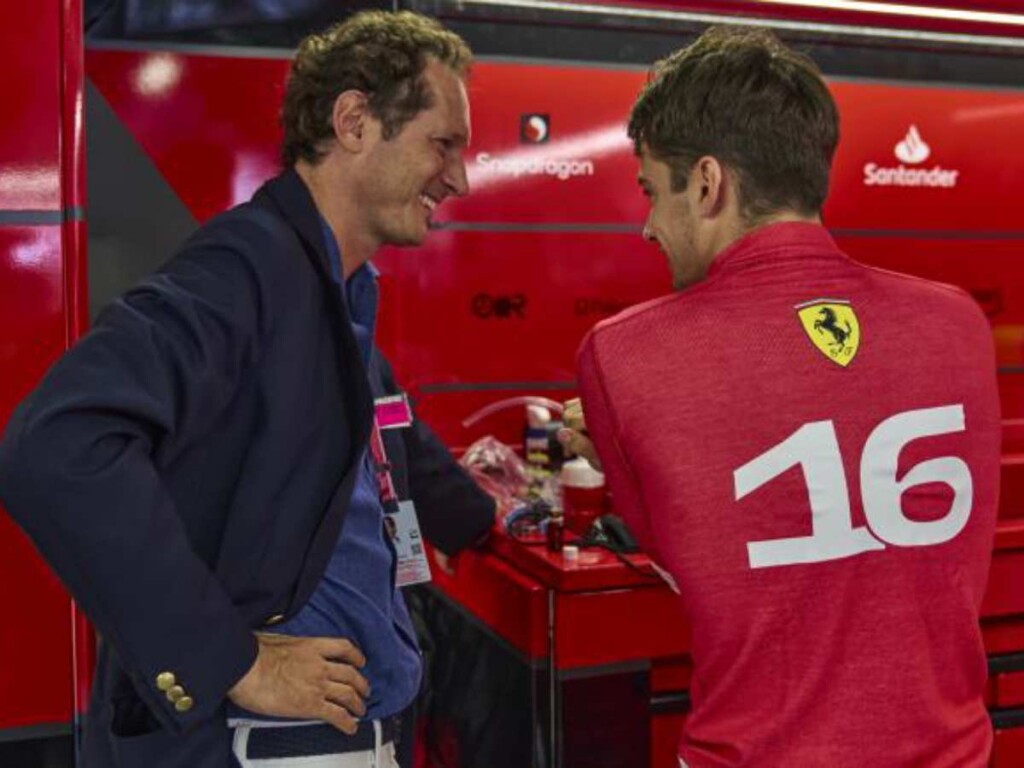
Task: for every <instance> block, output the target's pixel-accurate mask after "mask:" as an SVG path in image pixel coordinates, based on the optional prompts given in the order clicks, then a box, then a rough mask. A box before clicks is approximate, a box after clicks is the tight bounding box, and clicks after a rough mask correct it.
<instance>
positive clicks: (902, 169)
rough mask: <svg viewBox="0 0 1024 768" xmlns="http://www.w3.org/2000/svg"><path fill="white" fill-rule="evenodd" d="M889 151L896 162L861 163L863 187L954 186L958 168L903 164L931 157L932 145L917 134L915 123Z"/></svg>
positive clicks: (914, 162) (958, 173)
mask: <svg viewBox="0 0 1024 768" xmlns="http://www.w3.org/2000/svg"><path fill="white" fill-rule="evenodd" d="M893 154H894V155H895V156H896V159H897V160H899V161H900V164H899V165H897V166H888V167H883V166H881V165H879V164H878V163H866V164H865V165H864V186H866V187H940V188H946V189H952V188H953V187H955V186H956V182H957V179H958V177H959V176H960V171H951V170H948V169H946V168H943V167H942V166H941V165H935V166H932V167H931V168H907V166H906V165H903V163H906V164H907V165H919V164H920V163H923V162H924V161H925V160H927V159H928V158H929V157H931V154H932V148H931V147H930V146H928V144H927V142H925V140H924V139H923V138H921V132H920V131H919V130H918V129H917V126H916V125H913V124H911V126H910V128H908V129H907V134H906V136H904V137H903V138H902V139H900V140H899V141H898V142H897V143H896V146H895V147H893Z"/></svg>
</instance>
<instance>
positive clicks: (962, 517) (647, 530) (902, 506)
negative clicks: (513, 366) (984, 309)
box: [563, 29, 1000, 768]
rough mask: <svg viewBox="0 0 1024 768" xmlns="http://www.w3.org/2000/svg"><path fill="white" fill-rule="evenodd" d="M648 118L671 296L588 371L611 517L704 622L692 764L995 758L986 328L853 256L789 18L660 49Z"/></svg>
mask: <svg viewBox="0 0 1024 768" xmlns="http://www.w3.org/2000/svg"><path fill="white" fill-rule="evenodd" d="M629 134H630V136H631V138H632V139H633V141H634V142H635V146H636V151H637V155H638V157H639V160H640V175H639V182H640V185H641V186H642V187H643V189H644V192H645V193H646V194H647V195H648V197H649V198H650V201H651V208H650V215H649V217H648V220H647V223H646V227H645V231H644V233H645V236H646V237H647V238H648V239H651V240H655V241H657V242H658V244H659V245H660V246H661V249H662V250H663V252H664V253H665V256H666V257H667V260H668V263H669V266H670V269H671V271H672V276H673V280H674V284H675V287H676V288H677V289H678V291H677V292H676V293H675V294H673V295H670V296H666V297H664V298H661V299H658V300H655V301H651V302H648V303H646V304H642V305H640V306H637V307H634V308H632V309H630V310H627V311H626V312H624V313H622V314H620V315H618V316H617V317H615V318H612V319H610V320H608V321H606V322H603V323H601V324H600V325H598V326H597V327H596V328H595V329H594V330H593V331H592V332H591V334H590V335H589V336H588V337H587V338H586V339H585V340H584V342H583V345H582V347H581V350H580V354H579V381H580V390H581V394H582V398H583V405H584V410H585V413H586V425H587V428H588V429H589V435H590V438H591V439H592V440H593V441H594V445H595V446H596V449H597V453H598V454H599V456H600V460H601V463H602V464H603V467H604V471H605V472H606V474H607V477H608V482H609V484H610V487H611V490H612V492H613V494H614V501H615V507H616V509H617V510H618V511H619V512H620V513H621V514H622V515H623V516H624V517H625V518H626V520H627V522H628V523H629V524H630V526H631V528H632V529H633V530H634V532H635V533H636V534H637V536H638V538H639V540H640V541H641V543H642V544H644V545H645V547H646V550H647V551H648V552H649V553H650V554H651V556H652V557H653V558H654V559H655V560H656V561H657V562H658V563H659V564H660V565H661V566H662V567H663V568H664V569H665V570H666V571H667V572H668V573H669V574H670V575H671V577H672V578H673V579H674V581H675V583H676V585H677V587H678V591H679V592H680V594H681V596H682V600H683V604H684V608H685V610H686V612H687V615H688V617H689V620H690V624H691V628H692V655H693V664H694V675H693V683H692V688H691V695H692V703H693V704H692V711H691V713H690V715H689V717H688V719H687V721H686V726H685V729H684V733H683V736H682V741H681V743H680V747H679V755H680V760H681V762H682V764H683V765H687V766H689V768H712V767H716V768H717V767H718V766H757V768H772V767H773V766H778V767H779V768H783V767H784V768H864V767H865V766H867V767H869V768H890V767H892V768H897V767H905V768H945V767H947V766H948V767H949V768H953V767H954V766H955V767H956V768H964V767H965V766H966V767H970V766H984V765H986V763H987V758H988V754H989V750H990V747H991V742H992V732H991V731H992V729H991V724H990V721H989V718H988V715H987V713H986V710H985V705H984V702H983V699H982V692H983V688H984V684H985V673H986V669H985V653H984V648H983V646H982V639H981V633H980V631H979V626H978V615H979V607H980V604H981V600H982V595H983V592H984V587H985V581H986V578H987V574H988V566H989V559H990V552H991V546H992V537H993V528H994V524H995V516H996V503H997V493H998V471H999V441H1000V423H999V404H998V399H997V393H996V382H995V362H994V354H993V344H992V339H991V333H990V330H989V327H988V325H987V323H986V320H985V318H984V317H983V316H982V314H981V312H980V311H979V310H978V308H977V307H976V306H975V305H974V303H973V302H972V300H971V299H970V297H969V296H967V295H966V294H965V293H964V292H962V291H960V290H959V289H956V288H952V287H950V286H945V285H939V284H935V283H931V282H927V281H924V280H920V279H917V278H913V277H907V276H904V275H898V274H894V273H891V272H885V271H882V270H878V269H873V268H869V267H865V266H863V265H861V264H857V263H856V262H853V261H851V260H850V259H849V258H847V257H846V256H845V255H844V254H843V253H842V252H841V251H840V250H839V249H838V248H837V247H836V244H835V243H834V242H833V240H832V238H831V237H830V236H829V233H828V232H827V230H826V229H825V228H824V227H823V226H822V225H821V220H820V216H819V212H820V210H821V207H822V204H823V203H824V200H825V196H826V193H827V188H828V175H829V168H830V165H831V161H832V155H833V152H834V150H835V146H836V142H837V140H838V118H837V112H836V107H835V104H834V102H833V100H832V98H831V96H830V94H829V92H828V90H827V88H826V86H825V84H824V83H823V81H822V79H821V76H820V74H819V73H818V71H817V69H816V68H815V67H814V65H813V64H812V63H811V62H810V60H808V59H807V58H805V57H804V56H802V55H799V54H797V53H795V52H793V51H790V50H788V49H787V48H785V47H784V46H783V45H782V44H781V43H779V42H778V40H777V39H775V38H774V37H773V36H772V35H771V34H770V33H768V32H764V31H756V32H751V31H745V32H738V31H731V30H727V29H712V30H710V31H708V32H707V33H705V34H704V35H703V36H702V37H701V38H700V39H699V40H698V41H697V42H696V43H694V44H693V45H691V46H690V47H688V48H686V49H683V50H681V51H678V52H677V53H675V54H673V55H672V56H670V57H669V58H668V59H666V60H664V61H663V62H661V63H660V64H659V65H658V66H657V68H656V69H655V71H654V74H653V77H652V80H651V81H650V83H649V84H648V85H647V86H646V87H645V88H644V90H643V92H642V93H641V94H640V96H639V98H638V100H637V102H636V104H635V106H634V108H633V112H632V115H631V119H630V124H629ZM563 437H564V438H565V439H566V441H567V442H568V443H569V444H570V447H573V448H576V449H577V450H578V451H581V452H583V453H584V454H586V453H587V451H588V449H589V450H592V448H593V446H591V445H590V444H589V443H588V441H587V439H586V437H585V436H584V435H583V434H581V433H576V432H568V433H566V434H564V435H563Z"/></svg>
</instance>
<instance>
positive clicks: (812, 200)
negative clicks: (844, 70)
mask: <svg viewBox="0 0 1024 768" xmlns="http://www.w3.org/2000/svg"><path fill="white" fill-rule="evenodd" d="M628 131H629V137H630V138H631V139H632V140H633V144H634V148H635V150H636V152H637V154H639V153H640V150H641V148H642V147H643V146H646V147H647V150H648V151H649V152H650V153H651V155H652V156H653V157H654V158H655V159H657V160H660V161H662V162H664V163H666V164H667V165H668V166H669V168H670V170H671V172H672V176H671V178H672V188H673V190H674V191H677V192H678V191H681V190H683V189H684V188H685V187H686V178H687V176H688V174H689V172H690V170H691V169H692V168H693V165H694V163H695V162H696V161H697V160H698V159H699V158H701V157H703V156H706V155H711V156H713V157H715V158H717V159H718V160H719V161H720V162H721V163H723V164H724V165H725V166H727V167H729V168H731V169H732V170H733V171H734V172H735V173H736V174H737V176H738V180H739V202H740V206H741V212H742V214H743V216H744V218H745V219H746V220H747V221H748V222H750V223H753V222H756V221H757V220H759V219H761V218H764V217H766V216H768V215H770V214H772V213H774V212H777V211H780V210H793V211H798V212H800V213H802V214H805V215H807V214H816V213H818V212H819V211H820V210H821V207H822V205H824V203H825V198H826V197H827V195H828V179H829V171H830V169H831V166H832V156H833V155H834V154H835V149H836V144H837V143H838V141H839V114H838V111H837V110H836V105H835V101H834V100H833V99H832V95H831V94H830V93H829V91H828V88H827V87H826V85H825V82H824V81H823V80H822V77H821V73H820V71H819V70H818V68H817V67H816V66H815V64H814V62H812V61H811V60H810V59H809V58H808V57H807V56H805V55H803V54H801V53H798V52H796V51H794V50H792V49H790V48H787V47H786V46H785V45H783V44H782V43H781V42H780V41H779V39H778V38H777V37H776V36H775V35H774V34H772V33H771V32H769V31H768V30H766V29H741V28H735V27H711V28H710V29H708V30H707V31H706V32H704V34H702V35H701V36H700V37H699V38H698V39H697V40H696V41H695V42H694V43H693V44H692V45H690V46H688V47H686V48H683V49H681V50H679V51H676V52H675V53H673V54H672V55H670V56H668V57H667V58H665V59H663V60H661V61H659V62H658V63H657V64H655V66H654V69H653V70H652V72H651V76H650V79H649V81H648V83H647V85H646V86H645V87H644V89H643V90H642V91H641V92H640V95H639V96H638V97H637V100H636V103H635V104H634V105H633V110H632V113H631V114H630V119H629V129H628Z"/></svg>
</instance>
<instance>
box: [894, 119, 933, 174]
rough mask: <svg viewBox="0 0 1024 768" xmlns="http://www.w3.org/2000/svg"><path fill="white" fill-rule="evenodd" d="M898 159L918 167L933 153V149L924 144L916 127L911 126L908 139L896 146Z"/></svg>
mask: <svg viewBox="0 0 1024 768" xmlns="http://www.w3.org/2000/svg"><path fill="white" fill-rule="evenodd" d="M895 152H896V159H897V160H899V161H900V162H902V163H910V164H911V165H916V164H917V163H923V162H924V161H925V160H927V159H928V156H929V155H930V154H931V153H932V148H931V147H929V146H928V145H927V144H925V143H924V139H922V138H921V134H920V133H918V131H917V126H916V125H911V126H910V130H909V131H907V137H906V138H905V139H903V141H901V142H900V143H899V144H897V145H896V150H895Z"/></svg>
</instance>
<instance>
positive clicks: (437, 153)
mask: <svg viewBox="0 0 1024 768" xmlns="http://www.w3.org/2000/svg"><path fill="white" fill-rule="evenodd" d="M470 59H471V54H470V51H469V49H468V47H467V46H466V44H465V42H464V41H463V40H462V39H461V38H459V37H458V36H457V35H455V34H453V33H452V32H450V31H448V30H446V29H444V28H443V27H441V26H440V25H439V24H438V23H436V22H435V21H432V20H430V19H427V18H425V17H423V16H418V15H416V14H412V13H383V12H366V13H361V14H358V15H356V16H353V17H351V18H350V19H348V20H347V21H345V22H344V23H341V24H339V25H337V26H335V27H333V28H332V29H330V30H328V31H326V32H325V33H323V34H317V35H313V36H311V37H309V38H307V39H306V40H305V41H303V43H302V44H301V45H300V47H299V51H298V53H297V55H296V58H295V61H294V65H293V67H292V71H291V75H290V78H289V81H288V85H287V89H286V94H285V99H284V107H283V110H282V124H283V128H284V142H283V147H282V158H283V161H284V166H285V171H284V172H283V173H282V174H281V175H280V176H278V177H276V178H274V179H272V180H271V181H269V182H267V183H266V184H265V185H264V186H263V188H262V189H260V190H259V192H257V194H256V195H255V196H254V198H253V199H252V201H251V202H249V203H247V204H244V205H241V206H239V207H237V208H235V209H233V210H231V211H228V212H227V213H225V214H223V215H221V216H218V217H216V218H215V219H213V220H212V221H210V222H209V223H208V224H206V225H205V226H203V227H202V228H201V229H200V230H199V231H198V232H197V233H196V234H195V235H194V236H193V237H192V238H190V239H189V240H188V242H187V243H186V244H185V245H184V246H183V247H182V248H181V250H180V251H179V253H178V254H177V255H176V256H175V258H173V259H172V260H171V261H170V262H169V263H168V264H167V265H166V266H165V267H164V268H163V269H161V270H160V271H159V272H158V273H157V274H155V275H153V276H152V277H150V278H149V279H147V280H145V281H144V282H143V283H142V284H141V285H139V286H138V287H137V288H135V289H133V290H131V291H129V292H128V293H127V294H125V295H124V296H123V297H122V298H120V299H119V300H117V301H115V302H114V303H113V304H112V305H111V306H110V307H109V308H108V309H107V310H106V311H105V312H104V314H103V315H102V316H101V317H100V319H99V320H98V322H97V323H96V326H95V328H94V329H93V330H92V331H91V332H90V333H89V334H88V335H87V336H85V337H84V338H83V339H82V340H81V342H80V343H79V344H77V345H76V346H75V347H74V348H73V349H72V350H70V351H69V352H68V353H67V355H66V356H65V357H64V358H63V359H62V360H61V361H59V362H58V363H57V364H56V365H55V366H54V368H53V369H52V370H51V371H50V372H49V374H48V375H47V376H46V378H45V379H44V381H43V382H42V384H41V385H40V386H39V388H38V389H37V390H36V391H35V392H34V393H33V394H32V395H30V396H29V398H28V399H27V400H26V401H25V402H24V403H23V404H22V405H21V407H20V408H19V410H18V411H17V413H16V414H15V415H14V417H13V418H12V420H11V422H10V425H9V428H8V430H7V433H6V435H5V439H4V443H3V445H2V447H0V497H2V498H3V501H4V503H5V505H6V507H7V509H8V510H9V512H10V513H11V515H12V516H13V517H14V518H15V519H16V520H17V521H18V522H19V524H20V525H21V526H22V527H23V528H24V529H25V530H26V531H27V532H28V534H29V535H30V536H31V537H32V538H33V540H34V541H35V542H36V544H37V546H38V548H39V550H40V551H41V552H42V553H43V555H44V556H45V557H46V558H47V560H48V561H49V562H50V564H51V565H52V566H53V568H54V569H55V571H56V572H57V573H58V575H59V576H60V577H61V578H62V580H63V581H64V582H65V583H66V584H67V586H68V588H69V589H70V591H71V593H72V594H73V595H74V597H75V599H76V600H77V601H78V602H79V603H80V604H81V605H82V606H83V607H84V609H85V610H86V612H87V613H88V615H89V617H90V619H91V620H92V621H93V623H94V624H95V626H96V628H97V630H98V632H99V634H100V635H101V637H102V642H101V645H100V652H99V660H98V668H97V673H96V683H95V686H94V691H93V697H92V701H91V703H90V706H89V712H88V721H87V726H86V735H85V753H84V756H83V757H84V762H83V765H85V766H87V767H88V768H157V767H158V766H159V767H160V768H172V767H173V768H228V766H236V765H241V766H243V767H246V766H258V765H266V764H272V765H274V766H277V767H278V768H286V766H288V765H296V766H298V765H301V766H303V768H316V767H317V766H325V767H326V766H331V767H332V768H343V767H345V766H353V767H354V766H366V765H375V766H389V765H393V764H396V763H395V760H396V756H395V751H396V749H395V742H396V740H397V737H398V735H399V733H400V732H405V733H408V732H409V728H408V726H409V718H408V716H406V717H405V718H404V722H403V715H407V713H408V710H409V707H410V704H411V702H412V701H413V699H414V697H415V695H416V693H417V690H418V688H419V683H420V678H421V674H422V663H421V658H420V653H419V650H418V648H417V645H416V640H415V635H414V632H413V628H412V624H411V621H410V618H409V614H408V612H407V610H406V606H405V604H404V601H403V598H402V594H401V592H400V590H399V587H400V586H401V584H397V583H396V569H395V558H396V553H395V549H394V546H393V544H392V542H391V540H390V538H389V537H388V536H387V535H386V532H385V522H384V521H385V515H386V514H391V513H395V512H399V511H401V512H402V514H410V513H409V506H408V501H409V500H410V499H411V500H413V501H415V503H416V506H417V508H418V512H419V518H420V522H421V525H422V527H423V530H424V533H425V534H426V535H427V536H428V537H429V538H431V539H432V540H433V541H434V543H435V544H436V545H437V546H438V548H439V549H440V550H442V551H443V552H447V553H449V554H450V553H454V552H456V551H458V550H459V549H460V548H462V547H464V546H466V545H467V544H469V543H471V542H472V541H474V540H476V539H477V538H479V536H480V535H481V534H483V533H484V532H485V531H486V530H487V529H488V528H489V526H490V523H491V521H492V519H493V504H492V502H491V500H490V499H489V498H488V497H487V496H486V495H484V494H483V493H482V492H480V491H479V490H478V489H476V487H475V486H474V485H473V484H472V482H471V481H470V480H469V479H468V477H467V476H466V475H465V474H464V473H462V472H461V470H460V469H459V468H458V467H457V465H455V464H454V462H453V461H452V459H451V456H450V455H449V454H448V453H447V452H446V451H445V449H444V448H443V446H442V445H441V444H440V443H439V442H438V441H437V439H436V438H435V437H434V436H433V435H432V434H430V432H429V430H427V429H426V428H425V427H424V426H423V425H422V424H419V423H415V424H414V425H413V426H412V427H409V428H407V429H403V430H380V429H378V425H377V423H376V419H375V408H374V403H375V399H377V398H381V397H383V396H385V395H389V394H393V393H394V392H395V391H396V390H397V387H396V384H395V382H394V380H393V376H392V374H391V371H390V369H389V368H388V365H387V363H386V361H384V360H383V358H382V357H381V355H380V353H379V351H378V350H377V349H376V347H375V346H374V342H373V337H374V326H375V318H376V310H377V285H376V280H375V277H376V273H375V272H374V270H373V266H372V264H371V263H370V259H371V258H372V257H373V255H374V254H375V253H376V251H377V250H378V249H379V248H380V247H381V246H383V245H387V244H390V245H398V246H408V245H419V244H421V243H422V242H423V241H424V238H425V237H426V236H427V232H428V229H429V224H430V219H431V216H432V214H433V212H434V210H435V209H436V208H437V206H439V205H441V204H442V203H443V202H444V201H445V199H446V198H448V197H452V196H460V195H464V194H466V192H467V191H468V184H467V179H466V167H465V163H464V160H463V151H464V149H465V148H466V146H467V144H468V142H469V139H470V118H469V105H468V102H467V96H466V88H465V78H466V76H467V73H468V69H469V66H470ZM402 510H404V511H402ZM456 513H457V514H456ZM403 746H404V747H405V752H408V747H409V746H411V745H409V744H408V743H405V744H404V745H403Z"/></svg>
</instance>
